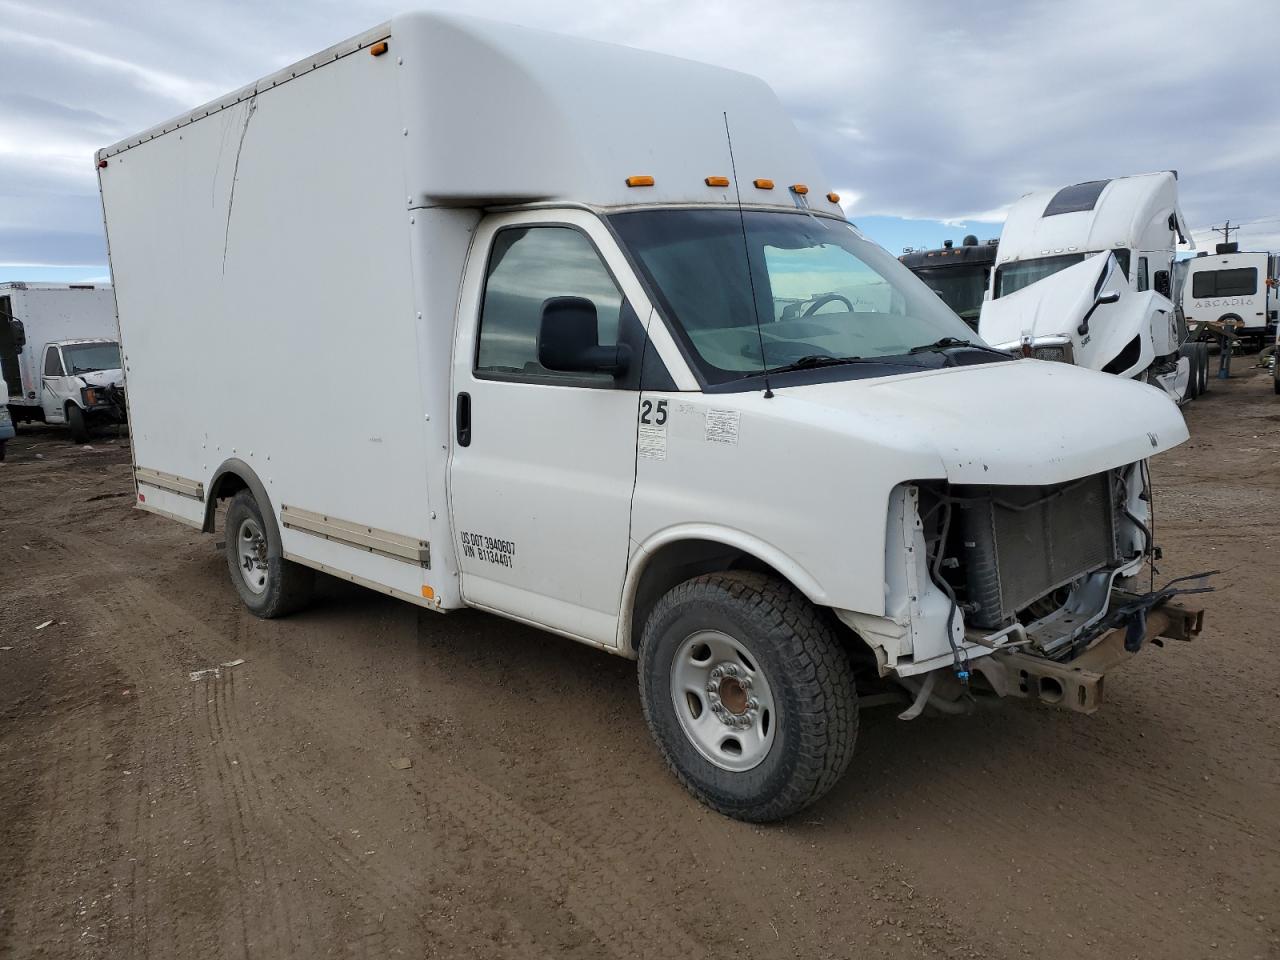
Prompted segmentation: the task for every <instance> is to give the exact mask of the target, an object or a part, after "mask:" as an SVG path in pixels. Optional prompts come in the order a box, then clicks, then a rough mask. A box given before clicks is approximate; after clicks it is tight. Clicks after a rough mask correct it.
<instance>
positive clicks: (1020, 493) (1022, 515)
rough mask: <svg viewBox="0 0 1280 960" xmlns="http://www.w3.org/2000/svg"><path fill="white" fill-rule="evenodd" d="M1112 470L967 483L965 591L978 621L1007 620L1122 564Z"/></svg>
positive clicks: (962, 493) (1000, 623)
mask: <svg viewBox="0 0 1280 960" xmlns="http://www.w3.org/2000/svg"><path fill="white" fill-rule="evenodd" d="M1111 484H1112V479H1111V474H1110V473H1099V474H1095V475H1094V476H1092V477H1087V478H1085V479H1084V480H1077V481H1073V482H1071V483H1067V484H1062V485H1061V486H1057V487H967V488H957V489H956V491H955V492H956V493H957V494H958V495H959V496H962V497H965V498H966V499H967V502H966V503H963V504H961V505H960V518H959V519H960V529H961V532H962V535H963V538H964V539H963V543H964V556H965V583H966V587H967V590H966V593H967V594H968V599H969V601H970V602H971V603H976V604H977V605H978V609H977V610H976V611H975V612H973V613H971V614H969V615H968V619H969V620H970V622H972V623H973V624H975V625H976V626H979V627H984V628H995V627H1000V626H1003V625H1004V624H1007V623H1009V622H1010V621H1011V620H1012V619H1013V617H1014V615H1015V614H1016V613H1017V612H1018V611H1019V610H1021V609H1023V608H1025V607H1027V606H1028V605H1030V604H1031V603H1033V602H1035V601H1036V600H1038V599H1040V598H1041V597H1043V596H1045V595H1046V594H1048V593H1051V592H1052V591H1054V590H1056V589H1058V588H1059V587H1062V586H1065V585H1066V584H1068V583H1071V582H1072V581H1073V580H1075V579H1076V578H1078V577H1080V576H1081V575H1083V574H1085V573H1089V572H1091V571H1094V570H1098V569H1101V568H1103V567H1108V566H1112V565H1114V564H1116V563H1118V562H1119V556H1118V554H1119V551H1118V549H1117V547H1116V518H1115V508H1114V504H1113V497H1112V492H1111V491H1112V486H1111Z"/></svg>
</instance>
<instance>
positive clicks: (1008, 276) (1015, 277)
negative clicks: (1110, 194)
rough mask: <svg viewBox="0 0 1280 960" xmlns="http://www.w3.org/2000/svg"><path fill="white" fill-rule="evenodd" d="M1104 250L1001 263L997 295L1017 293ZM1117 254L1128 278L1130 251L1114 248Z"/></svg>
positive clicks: (997, 280)
mask: <svg viewBox="0 0 1280 960" xmlns="http://www.w3.org/2000/svg"><path fill="white" fill-rule="evenodd" d="M1103 252H1104V251H1102V250H1090V251H1089V252H1088V253H1064V254H1061V255H1060V256H1055V257H1036V258H1034V259H1031V260H1015V261H1013V262H1012V263H1005V264H1001V265H1000V266H999V267H997V268H996V292H995V295H996V296H997V297H1007V296H1008V295H1009V294H1011V293H1017V292H1018V291H1019V290H1021V289H1022V288H1023V287H1029V286H1031V284H1033V283H1035V282H1036V281H1037V280H1043V279H1044V278H1045V277H1052V276H1053V275H1054V274H1055V273H1058V272H1059V271H1061V270H1065V269H1067V267H1073V266H1075V265H1076V264H1077V263H1080V262H1081V261H1082V260H1084V259H1086V258H1087V257H1092V256H1094V255H1096V254H1099V253H1103ZM1111 252H1112V253H1114V254H1115V255H1116V262H1117V263H1119V264H1120V269H1121V270H1123V271H1124V275H1125V277H1126V278H1127V277H1128V276H1129V251H1128V250H1112V251H1111Z"/></svg>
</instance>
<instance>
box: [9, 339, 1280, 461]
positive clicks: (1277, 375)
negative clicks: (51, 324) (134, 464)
mask: <svg viewBox="0 0 1280 960" xmlns="http://www.w3.org/2000/svg"><path fill="white" fill-rule="evenodd" d="M1271 386H1272V389H1274V390H1275V392H1276V393H1280V357H1276V365H1275V366H1274V367H1272V369H1271ZM3 459H4V457H0V460H3Z"/></svg>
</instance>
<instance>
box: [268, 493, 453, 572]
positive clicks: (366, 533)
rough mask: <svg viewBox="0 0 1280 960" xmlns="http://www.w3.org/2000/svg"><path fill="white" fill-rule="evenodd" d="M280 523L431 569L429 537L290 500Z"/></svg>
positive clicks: (281, 513) (283, 508)
mask: <svg viewBox="0 0 1280 960" xmlns="http://www.w3.org/2000/svg"><path fill="white" fill-rule="evenodd" d="M280 523H281V525H282V526H285V527H287V528H288V529H290V530H299V531H301V532H302V533H309V534H311V535H312V536H316V537H322V538H324V539H325V540H332V541H333V542H334V543H341V544H344V545H345V546H348V547H355V548H356V549H358V550H367V551H369V552H370V553H376V554H379V555H381V556H384V557H390V558H391V559H393V560H407V561H409V562H410V563H415V564H418V565H419V566H421V567H425V568H426V569H428V570H430V569H431V544H430V543H428V542H427V541H426V540H419V539H417V538H416V537H406V536H405V535H404V534H400V533H392V532H391V531H389V530H379V529H378V528H377V527H370V526H366V525H365V524H363V523H352V522H351V521H350V520H339V519H337V518H336V517H331V516H329V515H327V514H323V513H314V512H312V511H310V510H303V509H302V508H300V507H291V506H289V505H288V504H285V505H283V506H282V507H281V508H280Z"/></svg>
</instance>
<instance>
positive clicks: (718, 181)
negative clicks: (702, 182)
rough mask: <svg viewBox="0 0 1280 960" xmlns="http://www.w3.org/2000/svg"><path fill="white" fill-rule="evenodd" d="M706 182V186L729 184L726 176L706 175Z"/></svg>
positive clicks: (724, 185)
mask: <svg viewBox="0 0 1280 960" xmlns="http://www.w3.org/2000/svg"><path fill="white" fill-rule="evenodd" d="M706 184H707V186H708V187H727V186H728V185H729V178H728V177H707V179H706Z"/></svg>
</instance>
